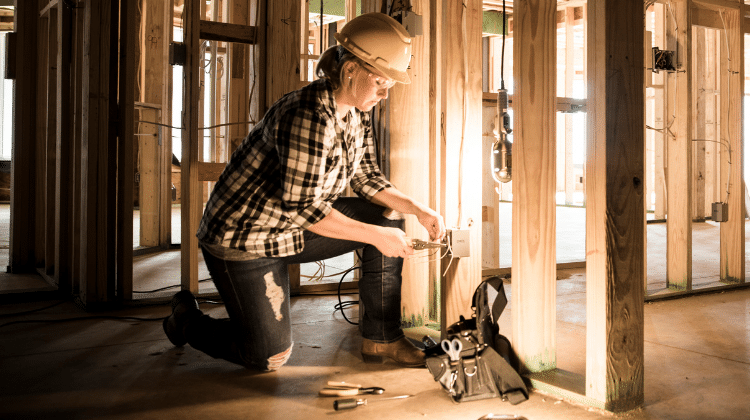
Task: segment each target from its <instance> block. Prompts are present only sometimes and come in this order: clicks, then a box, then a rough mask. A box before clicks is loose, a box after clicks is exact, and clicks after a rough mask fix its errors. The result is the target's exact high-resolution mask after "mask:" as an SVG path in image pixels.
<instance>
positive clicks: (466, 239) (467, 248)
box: [446, 229, 471, 258]
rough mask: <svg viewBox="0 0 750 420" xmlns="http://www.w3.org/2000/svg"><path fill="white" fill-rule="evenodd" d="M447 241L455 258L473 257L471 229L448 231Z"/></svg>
mask: <svg viewBox="0 0 750 420" xmlns="http://www.w3.org/2000/svg"><path fill="white" fill-rule="evenodd" d="M446 241H447V242H448V245H450V253H451V255H452V256H453V257H454V258H461V257H468V256H471V245H470V244H471V231H470V230H469V229H448V234H447V235H446Z"/></svg>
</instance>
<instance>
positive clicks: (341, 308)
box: [333, 251, 362, 325]
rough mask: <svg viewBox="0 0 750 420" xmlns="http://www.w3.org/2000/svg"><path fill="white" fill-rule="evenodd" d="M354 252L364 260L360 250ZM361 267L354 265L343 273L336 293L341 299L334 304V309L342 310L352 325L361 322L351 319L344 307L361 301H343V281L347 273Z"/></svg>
mask: <svg viewBox="0 0 750 420" xmlns="http://www.w3.org/2000/svg"><path fill="white" fill-rule="evenodd" d="M354 252H355V253H356V254H357V259H358V260H359V261H362V256H361V255H359V252H358V251H354ZM361 268H362V267H361V266H354V267H352V268H350V269H348V270H346V271H344V273H343V274H342V275H341V280H339V287H338V291H337V293H336V296H337V297H338V299H339V303H338V304H336V305H334V307H333V310H334V311H341V315H343V316H344V319H345V320H346V322H348V323H350V324H352V325H359V322H352V321H351V320H349V318H347V317H346V314H345V313H344V309H346V308H349V307H350V306H354V305H358V304H359V302H358V301H356V300H349V301H346V302H342V301H341V283H343V282H344V278H345V277H346V275H347V274H349V273H350V272H352V271H354V270H356V269H361Z"/></svg>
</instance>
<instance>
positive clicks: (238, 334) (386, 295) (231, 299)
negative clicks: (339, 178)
mask: <svg viewBox="0 0 750 420" xmlns="http://www.w3.org/2000/svg"><path fill="white" fill-rule="evenodd" d="M333 208H334V209H336V210H338V211H339V212H341V213H342V214H344V215H345V216H348V217H350V218H352V219H355V220H358V221H361V222H364V223H368V224H374V225H379V226H387V227H398V228H401V229H403V228H404V221H403V220H390V219H387V218H385V217H384V216H383V215H382V213H383V210H384V208H383V207H380V206H377V205H375V204H372V203H370V202H368V201H367V200H364V199H361V198H356V197H341V198H339V199H338V200H336V202H335V203H334V204H333ZM304 241H305V247H304V250H303V251H302V252H300V253H299V254H296V255H292V256H288V257H279V258H260V259H256V260H250V261H225V260H222V259H220V258H217V257H215V256H214V255H213V254H211V253H209V252H207V251H206V250H205V249H204V250H203V256H204V259H205V261H206V265H207V267H208V270H209V272H210V273H211V277H212V279H213V282H214V284H215V285H216V288H217V289H218V291H219V294H220V295H221V297H222V299H223V301H224V305H225V306H226V310H227V313H228V314H229V318H228V319H214V318H211V317H210V316H208V315H202V316H200V317H198V318H195V319H193V320H191V321H190V322H189V323H188V326H187V331H186V335H187V338H188V343H189V344H190V345H191V346H192V347H194V348H196V349H198V350H201V351H203V352H204V353H206V354H208V355H210V356H212V357H214V358H221V359H225V360H228V361H230V362H233V363H237V364H240V365H243V366H246V367H249V368H250V367H252V368H257V369H260V370H274V369H276V368H278V367H279V366H280V365H281V364H283V363H284V362H285V361H286V359H288V357H289V354H290V353H291V347H292V331H291V319H290V313H289V312H290V311H289V273H288V271H287V265H288V264H300V263H308V262H314V261H320V260H324V259H328V258H332V257H335V256H339V255H342V254H345V253H348V252H352V251H354V250H356V249H360V248H363V253H362V263H361V264H362V276H361V278H360V280H359V296H360V301H361V302H362V306H364V308H362V307H360V311H363V316H362V321H361V325H360V330H361V331H362V336H363V337H364V338H367V339H370V340H373V341H375V342H379V343H391V342H393V341H397V340H399V339H401V338H402V337H403V336H404V333H403V331H402V330H401V268H402V267H403V259H402V258H390V257H384V256H383V254H381V252H380V251H379V250H378V249H377V248H376V247H374V246H372V245H367V244H363V243H361V242H353V241H346V240H341V239H332V238H328V237H325V236H320V235H317V234H315V233H312V232H310V231H305V232H304ZM285 352H286V353H285ZM279 355H285V357H283V360H281V361H280V360H279Z"/></svg>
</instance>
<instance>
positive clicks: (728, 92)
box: [719, 5, 745, 283]
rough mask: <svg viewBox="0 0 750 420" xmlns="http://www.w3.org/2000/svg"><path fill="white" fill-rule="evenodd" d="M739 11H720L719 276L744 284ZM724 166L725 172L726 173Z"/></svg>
mask: <svg viewBox="0 0 750 420" xmlns="http://www.w3.org/2000/svg"><path fill="white" fill-rule="evenodd" d="M735 6H736V5H735ZM740 11H741V9H740V8H739V7H737V8H725V9H723V10H720V13H721V16H722V24H723V25H724V27H725V33H724V34H723V35H724V40H723V41H724V42H723V44H721V66H722V67H721V69H722V70H723V71H722V75H721V111H722V112H721V114H720V115H721V122H720V126H721V135H720V137H719V139H720V141H722V142H723V143H725V144H726V146H727V147H728V148H729V150H730V154H729V156H728V159H726V160H725V159H722V175H721V180H722V185H724V186H725V187H726V189H727V191H726V195H724V197H726V202H727V204H728V208H729V214H728V220H727V221H726V222H724V223H722V224H721V234H720V236H721V256H720V259H721V260H720V267H721V274H720V277H721V281H723V282H726V283H744V282H745V189H744V183H743V180H742V177H743V147H742V99H743V97H744V95H743V91H744V82H743V80H745V66H744V63H745V60H744V56H743V52H744V48H743V46H744V34H743V33H742V30H741V15H740ZM743 17H744V13H743ZM727 54H728V55H727ZM729 159H731V166H729ZM725 162H726V166H725ZM725 167H726V171H724V170H723V169H724V168H725ZM727 176H728V178H727Z"/></svg>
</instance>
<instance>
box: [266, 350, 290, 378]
mask: <svg viewBox="0 0 750 420" xmlns="http://www.w3.org/2000/svg"><path fill="white" fill-rule="evenodd" d="M293 347H294V344H292V345H291V346H289V348H288V349H286V350H284V351H282V352H281V353H278V354H274V355H273V356H271V357H269V358H268V360H266V362H267V364H266V369H265V370H266V371H268V372H273V371H275V370H278V369H279V368H280V367H282V366H284V364H285V363H286V362H287V361H288V360H289V357H291V356H292V348H293Z"/></svg>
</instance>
